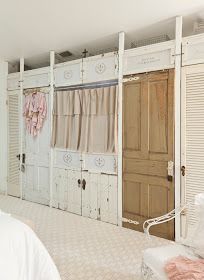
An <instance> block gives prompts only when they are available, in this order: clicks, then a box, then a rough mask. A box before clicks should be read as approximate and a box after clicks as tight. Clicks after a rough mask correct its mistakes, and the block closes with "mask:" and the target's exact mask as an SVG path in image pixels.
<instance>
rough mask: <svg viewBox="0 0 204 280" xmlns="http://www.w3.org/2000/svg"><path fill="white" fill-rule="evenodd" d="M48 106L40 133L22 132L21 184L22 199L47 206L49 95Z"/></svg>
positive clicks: (47, 96) (48, 186) (47, 95)
mask: <svg viewBox="0 0 204 280" xmlns="http://www.w3.org/2000/svg"><path fill="white" fill-rule="evenodd" d="M46 102H47V106H48V111H47V118H46V119H45V121H44V124H43V127H42V129H41V132H40V133H39V135H38V136H37V137H33V136H32V135H30V134H29V133H28V131H24V137H25V172H24V184H23V198H24V199H26V200H30V201H34V202H39V203H42V204H45V205H49V202H50V184H49V164H50V118H49V117H50V115H49V112H50V108H49V94H46Z"/></svg>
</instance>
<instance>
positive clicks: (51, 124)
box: [49, 51, 55, 207]
mask: <svg viewBox="0 0 204 280" xmlns="http://www.w3.org/2000/svg"><path fill="white" fill-rule="evenodd" d="M54 64H55V52H54V51H51V52H50V104H49V106H50V137H51V136H52V127H53V115H52V110H53V99H54ZM53 162H54V151H53V148H52V147H50V207H52V204H53Z"/></svg>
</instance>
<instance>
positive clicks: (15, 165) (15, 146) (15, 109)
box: [8, 91, 20, 197]
mask: <svg viewBox="0 0 204 280" xmlns="http://www.w3.org/2000/svg"><path fill="white" fill-rule="evenodd" d="M19 122H20V115H19V91H9V92H8V195H12V196H16V197H20V171H19V169H20V160H19V159H18V158H17V156H18V155H19V154H20V149H19V147H20V145H19V144H20V128H19Z"/></svg>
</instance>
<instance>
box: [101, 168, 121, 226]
mask: <svg viewBox="0 0 204 280" xmlns="http://www.w3.org/2000/svg"><path fill="white" fill-rule="evenodd" d="M99 191H100V193H99V195H98V196H99V205H100V220H101V221H104V222H107V223H111V224H115V225H117V222H118V208H117V207H118V204H117V201H118V200H117V197H118V192H117V176H116V175H108V174H101V178H100V187H99Z"/></svg>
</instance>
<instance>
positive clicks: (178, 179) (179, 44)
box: [174, 16, 182, 241]
mask: <svg viewBox="0 0 204 280" xmlns="http://www.w3.org/2000/svg"><path fill="white" fill-rule="evenodd" d="M175 33H176V36H175V94H174V98H175V102H174V104H175V207H179V206H180V204H181V55H182V16H178V17H176V30H175ZM180 230H181V219H180V216H177V217H176V219H175V239H176V241H179V239H180Z"/></svg>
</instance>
